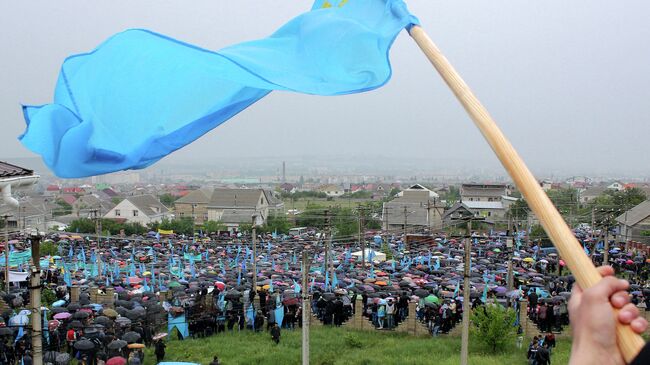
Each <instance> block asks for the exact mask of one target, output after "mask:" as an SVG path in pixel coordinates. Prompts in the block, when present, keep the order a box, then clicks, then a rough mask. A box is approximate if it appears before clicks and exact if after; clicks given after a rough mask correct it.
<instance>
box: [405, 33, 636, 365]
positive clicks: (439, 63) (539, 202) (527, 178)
mask: <svg viewBox="0 0 650 365" xmlns="http://www.w3.org/2000/svg"><path fill="white" fill-rule="evenodd" d="M410 35H411V37H412V38H413V39H414V40H415V42H416V43H417V45H418V46H419V47H420V49H421V50H422V52H424V54H425V55H426V57H427V58H428V59H429V61H430V62H431V63H432V64H433V66H434V67H435V68H436V70H437V71H438V73H439V74H440V76H441V77H442V78H443V79H444V80H445V82H446V83H447V85H448V86H449V87H450V88H451V90H452V91H453V93H454V94H455V95H456V98H458V100H459V101H460V103H461V104H462V105H463V107H464V108H465V110H466V111H467V113H468V114H469V116H470V117H471V118H472V120H473V121H474V124H475V125H476V126H477V127H478V129H479V130H480V131H481V133H482V134H483V137H484V138H485V139H486V141H487V142H488V144H489V145H490V147H492V150H493V151H494V153H495V154H496V155H497V157H498V158H499V160H500V161H501V164H503V166H504V167H505V169H506V170H507V171H508V174H509V175H510V177H511V178H512V180H513V181H514V183H515V185H516V186H517V188H518V189H519V190H520V191H521V193H522V195H523V196H524V198H525V199H526V202H528V205H529V207H530V208H531V210H532V211H533V212H534V213H535V215H536V216H537V218H538V219H539V220H540V222H541V223H542V226H543V227H544V230H545V231H546V233H547V234H548V236H549V237H550V239H551V241H552V242H553V244H554V245H555V247H556V248H557V250H558V252H559V254H560V256H561V257H562V259H563V260H564V261H565V263H566V264H567V266H568V267H569V270H571V272H572V273H573V275H574V277H575V278H576V281H577V283H578V284H579V285H580V287H581V288H590V287H592V286H594V285H595V284H596V283H598V281H600V279H601V275H600V274H599V273H598V271H597V270H596V267H595V266H594V264H593V263H592V262H591V260H590V259H589V257H588V256H587V255H586V254H585V252H584V251H583V248H582V246H581V245H580V243H579V242H578V240H577V239H576V238H575V236H574V235H573V232H572V231H571V229H570V228H569V226H568V225H567V224H566V222H565V221H564V219H563V218H562V216H561V215H560V213H559V212H558V211H557V209H556V208H555V206H554V205H553V203H552V202H551V200H550V199H549V198H548V196H547V195H546V193H545V192H544V191H543V190H542V188H541V187H540V185H539V183H538V181H537V179H535V177H534V176H533V174H532V173H531V172H530V170H529V169H528V167H527V166H526V164H525V163H524V161H523V160H522V159H521V157H520V156H519V154H518V153H517V151H516V150H515V149H514V147H513V146H512V144H511V143H510V142H509V141H508V140H507V139H506V137H505V136H504V134H503V132H501V130H500V129H499V127H498V126H497V125H496V123H495V122H494V120H493V119H492V117H491V116H490V114H489V113H488V111H487V110H486V109H485V107H484V106H483V105H482V104H481V102H480V101H479V100H478V99H477V98H476V96H475V95H474V94H473V93H472V91H471V90H470V88H469V87H468V86H467V84H466V83H465V82H464V81H463V79H462V78H461V77H460V75H458V73H457V72H456V70H455V69H454V68H453V66H452V65H451V64H450V63H449V61H448V60H447V59H446V58H445V56H444V55H443V54H442V53H441V52H440V50H439V49H438V47H436V45H435V44H434V43H433V41H432V40H431V38H429V36H428V35H427V34H426V32H425V31H424V30H423V29H422V27H420V26H413V27H412V28H411V30H410ZM616 334H617V342H618V347H619V348H620V350H621V353H622V354H623V357H624V359H625V361H626V362H628V363H629V362H631V361H632V360H633V359H634V358H635V357H636V355H637V354H638V353H639V351H641V348H642V347H643V346H644V344H645V343H644V341H643V338H641V336H639V335H637V334H636V333H634V332H633V331H632V329H631V328H630V327H629V326H628V325H623V324H621V323H620V322H618V321H617V325H616Z"/></svg>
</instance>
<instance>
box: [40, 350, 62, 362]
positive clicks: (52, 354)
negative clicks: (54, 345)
mask: <svg viewBox="0 0 650 365" xmlns="http://www.w3.org/2000/svg"><path fill="white" fill-rule="evenodd" d="M58 355H59V353H58V352H56V351H46V352H45V354H43V362H49V363H55V362H56V357H57V356H58Z"/></svg>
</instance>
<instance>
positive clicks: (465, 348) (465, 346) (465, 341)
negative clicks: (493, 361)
mask: <svg viewBox="0 0 650 365" xmlns="http://www.w3.org/2000/svg"><path fill="white" fill-rule="evenodd" d="M467 231H468V235H467V238H466V239H465V247H464V248H465V267H464V270H463V332H462V338H461V345H460V364H461V365H467V357H468V352H469V311H470V308H471V307H470V305H469V301H470V298H469V291H470V290H469V286H470V284H469V276H470V266H471V260H472V258H471V246H472V219H471V218H470V219H469V220H468V221H467ZM485 285H487V283H486V284H485Z"/></svg>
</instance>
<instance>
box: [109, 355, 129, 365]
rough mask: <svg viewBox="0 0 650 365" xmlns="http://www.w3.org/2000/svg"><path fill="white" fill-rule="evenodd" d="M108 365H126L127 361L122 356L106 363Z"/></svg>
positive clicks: (112, 358)
mask: <svg viewBox="0 0 650 365" xmlns="http://www.w3.org/2000/svg"><path fill="white" fill-rule="evenodd" d="M106 365H126V359H125V358H123V357H121V356H115V357H111V358H110V359H108V361H106Z"/></svg>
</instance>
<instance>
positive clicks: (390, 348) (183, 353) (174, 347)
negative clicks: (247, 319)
mask: <svg viewBox="0 0 650 365" xmlns="http://www.w3.org/2000/svg"><path fill="white" fill-rule="evenodd" d="M310 337H311V341H310V343H311V344H310V346H311V353H310V356H311V359H310V360H311V361H310V363H311V364H316V365H318V364H323V365H325V364H332V365H333V364H382V365H384V364H400V365H408V364H436V365H446V364H449V365H451V364H454V365H455V364H458V363H459V362H460V359H459V353H460V338H457V337H439V338H435V339H434V338H431V337H418V338H414V337H411V336H408V335H402V334H397V333H386V332H381V333H380V332H372V331H364V332H359V331H353V330H348V329H342V328H331V327H316V328H312V330H311V332H310ZM300 345H301V339H300V330H299V329H297V330H295V331H287V330H284V331H282V339H281V341H280V344H279V345H277V346H276V345H275V344H274V343H273V342H272V341H271V338H270V335H269V334H268V333H266V332H262V333H251V331H243V332H240V333H238V332H233V333H228V334H225V335H217V336H213V337H210V338H206V339H202V340H185V341H176V340H172V341H169V342H168V343H167V355H166V356H165V361H189V362H196V363H200V364H208V363H209V362H210V361H211V360H212V357H213V356H214V355H218V356H219V358H220V359H221V361H222V363H223V364H226V365H230V364H242V365H243V364H260V365H261V364H278V365H280V364H281V365H292V364H299V363H300V361H301V359H300V354H301V349H300ZM526 346H527V344H525V345H524V347H526ZM569 350H570V342H568V341H566V340H560V341H558V347H557V348H556V349H555V350H554V352H553V358H552V361H553V364H567V363H568V361H569ZM469 363H470V364H485V365H497V364H498V365H501V364H508V365H516V364H527V362H526V349H525V348H522V349H521V350H518V349H516V348H515V346H514V343H513V346H512V348H511V349H510V350H509V351H508V352H506V353H503V354H494V353H491V352H490V350H488V349H485V348H483V347H482V346H481V345H479V344H478V343H476V341H475V340H474V341H471V344H470V359H469ZM145 364H155V356H154V355H153V353H152V352H151V351H149V350H148V351H147V353H146V356H145Z"/></svg>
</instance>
